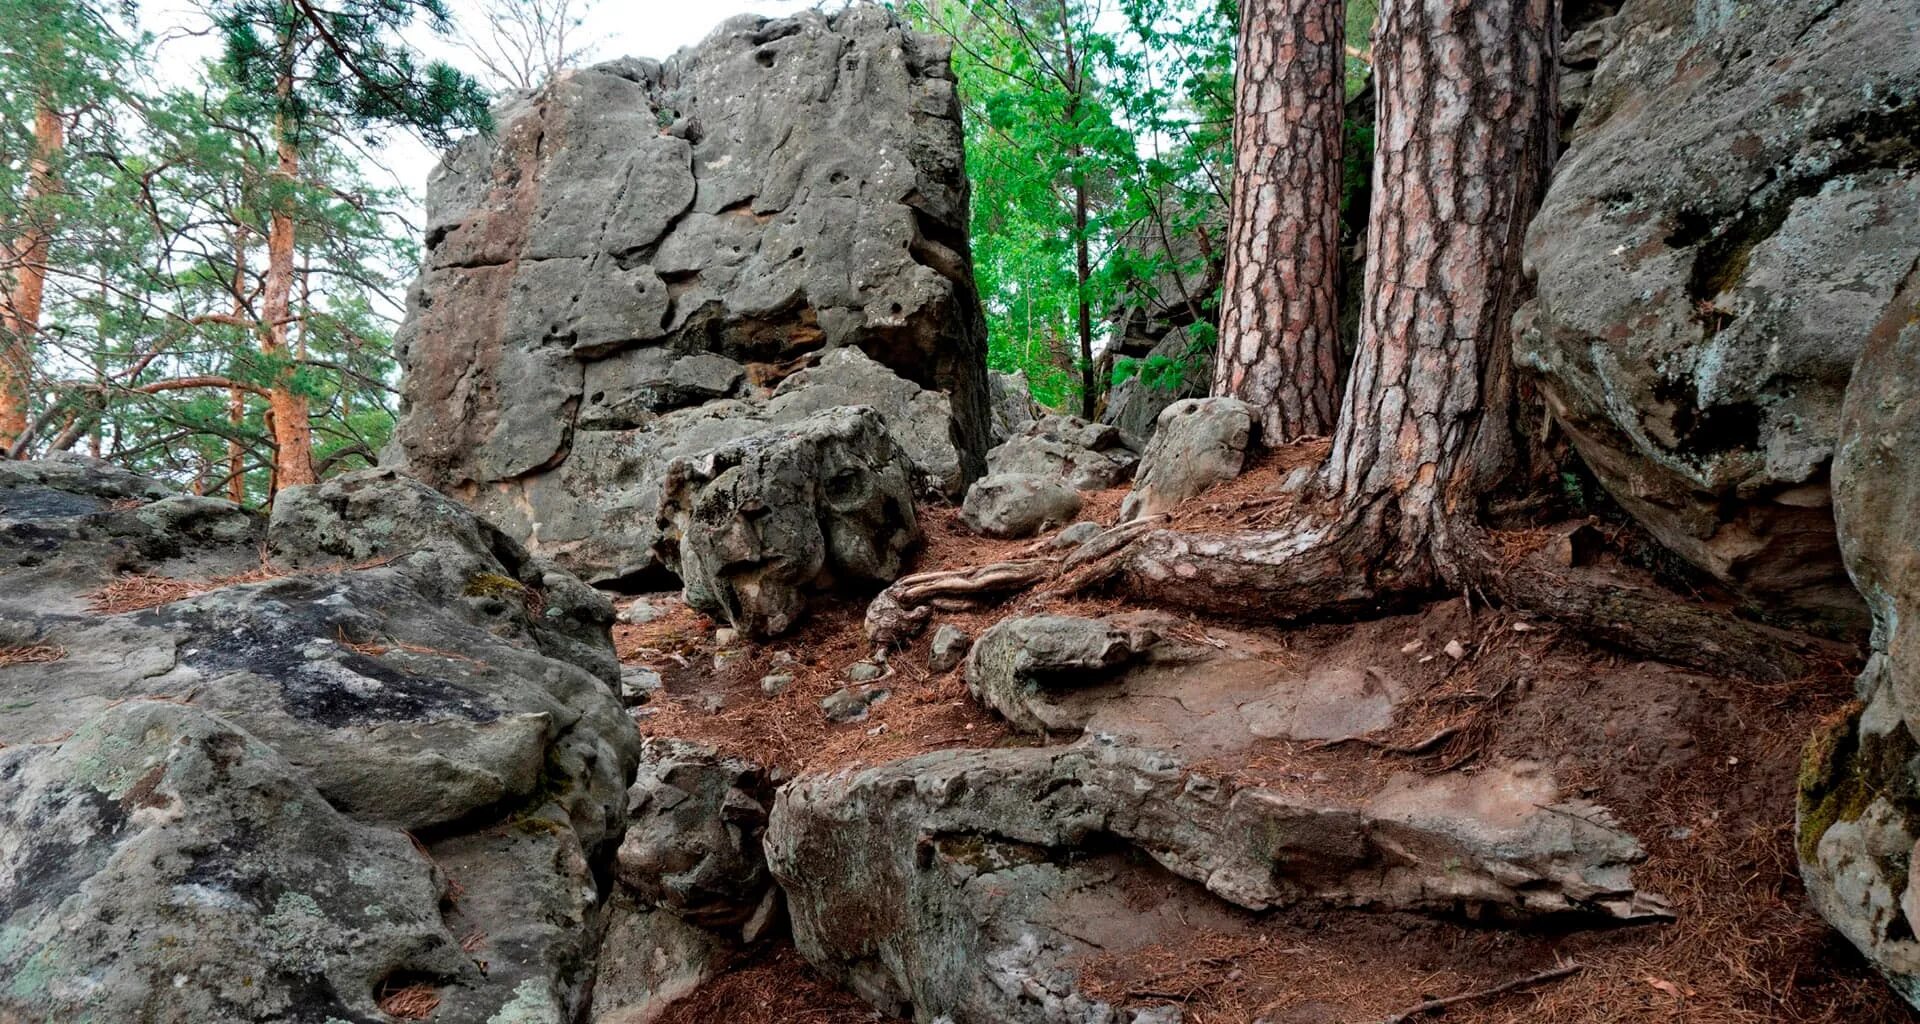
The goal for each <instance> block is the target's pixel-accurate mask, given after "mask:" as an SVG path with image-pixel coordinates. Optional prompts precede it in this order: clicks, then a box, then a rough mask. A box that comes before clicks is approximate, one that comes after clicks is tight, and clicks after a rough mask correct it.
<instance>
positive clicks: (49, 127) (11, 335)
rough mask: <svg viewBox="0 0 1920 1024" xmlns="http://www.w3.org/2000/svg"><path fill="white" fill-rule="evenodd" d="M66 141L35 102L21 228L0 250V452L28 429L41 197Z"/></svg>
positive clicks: (41, 289)
mask: <svg viewBox="0 0 1920 1024" xmlns="http://www.w3.org/2000/svg"><path fill="white" fill-rule="evenodd" d="M65 145H66V124H65V122H63V121H62V120H61V119H60V114H59V112H58V111H56V110H54V109H53V106H52V105H51V104H50V103H48V102H46V101H45V100H44V99H43V100H42V101H41V102H40V103H38V104H36V105H35V107H34V117H33V158H32V160H31V162H30V165H29V167H28V172H27V193H26V197H25V202H23V203H22V204H21V209H22V210H24V211H26V225H25V228H26V230H25V231H23V232H22V233H21V235H20V237H19V238H17V239H15V240H13V241H11V242H9V243H8V244H7V245H6V247H5V250H4V252H0V261H4V266H0V286H4V294H0V453H4V452H5V451H6V450H7V449H9V448H11V447H12V446H13V443H14V440H15V439H16V438H18V437H19V436H20V434H21V432H23V431H25V430H26V429H27V396H28V393H29V391H30V390H31V388H32V384H33V343H34V335H35V334H37V333H39V330H40V309H41V305H42V302H43V301H44V299H45V297H46V289H47V253H48V249H49V248H50V247H51V244H52V238H53V226H52V225H51V224H50V223H48V222H47V213H46V211H45V209H44V206H45V202H44V201H45V200H46V199H47V198H48V197H50V196H52V195H53V194H54V192H55V191H56V190H57V189H58V187H59V181H58V179H57V178H56V177H55V174H54V169H53V164H54V160H55V159H57V158H58V157H59V155H60V150H61V148H62V147H63V146H65Z"/></svg>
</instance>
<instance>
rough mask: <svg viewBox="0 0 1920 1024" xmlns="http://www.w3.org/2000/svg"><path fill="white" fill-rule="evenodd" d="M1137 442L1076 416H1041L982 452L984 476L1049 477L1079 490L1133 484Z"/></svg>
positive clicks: (1127, 436) (1113, 429)
mask: <svg viewBox="0 0 1920 1024" xmlns="http://www.w3.org/2000/svg"><path fill="white" fill-rule="evenodd" d="M1139 463H1140V442H1139V441H1138V440H1137V439H1136V438H1134V437H1132V436H1130V435H1128V434H1126V433H1124V432H1122V431H1121V430H1120V429H1119V428H1118V427H1112V426H1108V425H1107V424H1104V423H1088V422H1087V421H1086V420H1083V419H1081V418H1080V417H1078V416H1059V415H1054V416H1043V417H1041V418H1039V419H1037V420H1034V421H1033V422H1032V423H1029V424H1027V426H1026V428H1025V429H1024V430H1022V431H1021V432H1020V433H1018V434H1015V435H1014V436H1013V437H1011V438H1008V439H1007V440H1006V441H1004V442H1002V443H1001V444H999V445H998V446H996V447H995V448H994V449H993V450H992V451H990V452H988V453H987V472H988V473H992V474H1011V473H1019V474H1025V475H1028V476H1044V477H1053V478H1055V479H1058V480H1062V481H1064V482H1065V483H1066V484H1067V486H1069V487H1072V488H1074V489H1075V490H1080V491H1102V490H1106V489H1107V488H1110V487H1119V486H1120V485H1122V484H1124V483H1126V482H1127V481H1129V480H1132V479H1133V471H1134V467H1135V466H1137V465H1139Z"/></svg>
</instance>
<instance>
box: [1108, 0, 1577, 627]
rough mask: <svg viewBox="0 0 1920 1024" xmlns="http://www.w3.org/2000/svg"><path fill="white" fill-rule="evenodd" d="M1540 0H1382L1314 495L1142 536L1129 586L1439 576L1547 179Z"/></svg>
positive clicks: (1477, 490)
mask: <svg viewBox="0 0 1920 1024" xmlns="http://www.w3.org/2000/svg"><path fill="white" fill-rule="evenodd" d="M1558 26H1559V20H1558V8H1557V3H1556V0H1486V2H1476V3H1473V4H1462V3H1457V2H1454V0H1394V2H1392V3H1390V4H1389V5H1388V6H1387V8H1386V9H1385V10H1384V11H1383V12H1382V14H1381V19H1380V23H1379V26H1378V35H1377V37H1376V45H1375V53H1376V55H1377V63H1376V72H1375V73H1376V75H1377V79H1376V86H1377V88H1378V96H1379V99H1378V102H1379V108H1378V110H1379V114H1378V117H1379V129H1378V132H1377V150H1376V152H1375V156H1374V172H1373V173H1374V178H1373V195H1374V207H1373V210H1372V215H1371V218H1370V220H1369V227H1368V232H1367V236H1368V256H1367V279H1368V281H1369V288H1368V294H1367V299H1366V305H1365V307H1364V310H1363V313H1362V322H1361V335H1360V342H1359V348H1358V351H1357V352H1356V354H1355V358H1354V366H1353V370H1352V373H1351V374H1350V377H1349V381H1348V387H1347V393H1346V396H1345V399H1344V401H1343V403H1342V405H1341V412H1340V419H1339V423H1338V426H1337V428H1336V430H1335V433H1334V443H1333V449H1332V452H1331V454H1330V456H1329V459H1328V462H1327V465H1326V467H1325V469H1324V472H1323V475H1322V480H1321V486H1320V488H1319V490H1320V492H1321V494H1320V500H1319V501H1318V502H1317V503H1315V504H1314V505H1312V506H1303V507H1302V509H1301V512H1300V517H1299V518H1298V519H1297V520H1296V521H1295V522H1294V523H1292V524H1291V525H1289V526H1288V527H1286V528H1283V529H1280V530H1274V531H1265V532H1258V533H1241V534H1229V535H1220V536H1203V535H1186V534H1180V533H1176V532H1172V531H1164V530H1162V531H1156V532H1154V533H1152V534H1149V535H1147V536H1146V537H1144V538H1142V539H1141V541H1140V542H1139V543H1138V544H1136V545H1135V546H1134V549H1133V551H1132V553H1131V554H1130V556H1129V558H1128V559H1127V562H1126V564H1125V565H1124V566H1122V567H1120V569H1121V572H1122V573H1123V575H1124V576H1125V578H1127V579H1128V581H1129V583H1130V585H1132V586H1133V587H1134V588H1136V589H1138V590H1140V591H1141V592H1143V593H1147V594H1152V595H1155V596H1160V597H1164V598H1167V599H1171V600H1174V601H1178V602H1181V603H1186V604H1194V605H1198V606H1201V607H1207V608H1212V609H1215V610H1218V611H1221V612H1227V613H1240V614H1263V615H1266V616H1269V617H1276V618H1290V617H1297V616H1300V615H1305V614H1310V613H1313V612H1320V611H1337V610H1353V609H1356V608H1359V607H1362V606H1366V605H1369V604H1371V603H1374V602H1376V601H1377V600H1379V599H1380V598H1381V597H1383V596H1387V595H1391V594H1404V593H1408V592H1413V591H1426V590H1432V589H1435V588H1437V587H1440V586H1442V585H1446V586H1448V587H1455V586H1458V585H1459V584H1460V583H1461V577H1462V576H1463V574H1464V573H1465V571H1466V566H1464V565H1463V556H1462V554H1461V553H1460V545H1461V544H1463V543H1471V542H1472V541H1471V540H1469V538H1470V537H1473V538H1477V536H1478V531H1477V529H1476V528H1475V526H1474V522H1475V514H1476V512H1477V511H1478V507H1477V506H1478V499H1479V497H1480V495H1481V493H1482V492H1483V489H1484V488H1485V487H1486V486H1487V485H1488V484H1489V483H1491V482H1492V481H1494V480H1495V479H1497V478H1498V476H1499V475H1500V473H1501V471H1502V469H1503V467H1504V466H1505V464H1506V463H1507V461H1508V459H1509V454H1510V447H1509V444H1508V442H1507V437H1508V424H1507V422H1506V419H1507V415H1508V404H1509V403H1508V401H1507V399H1506V395H1505V391H1506V389H1507V388H1508V387H1509V386H1510V385H1509V378H1510V369H1509V366H1508V359H1507V354H1506V353H1507V343H1506V337H1507V330H1508V324H1507V321H1508V317H1509V314H1510V312H1511V310H1512V307H1513V304H1514V297H1515V295H1516V292H1517V291H1518V289H1519V287H1520V266H1519V254H1520V240H1521V235H1522V233H1523V232H1524V230H1525V228H1526V223H1527V219H1528V217H1529V216H1530V215H1531V214H1532V212H1533V209H1534V207H1535V204H1536V202H1537V200H1538V197H1539V192H1540V187H1541V184H1542V182H1543V181H1544V179H1545V172H1546V169H1547V165H1548V159H1549V156H1550V153H1551V150H1550V146H1551V145H1552V139H1553V117H1554V113H1553V112H1554V107H1555V103H1554V79H1553V68H1554V51H1555V46H1556V33H1557V31H1558Z"/></svg>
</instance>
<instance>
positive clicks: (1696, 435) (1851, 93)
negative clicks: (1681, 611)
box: [1516, 0, 1920, 633]
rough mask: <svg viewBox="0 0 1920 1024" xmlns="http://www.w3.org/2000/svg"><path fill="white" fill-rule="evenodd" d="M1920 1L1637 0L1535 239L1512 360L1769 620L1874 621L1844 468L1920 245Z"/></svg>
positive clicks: (1585, 451) (1631, 489) (1630, 486)
mask: <svg viewBox="0 0 1920 1024" xmlns="http://www.w3.org/2000/svg"><path fill="white" fill-rule="evenodd" d="M1916 35H1920V9H1917V8H1915V6H1914V5H1912V4H1907V3H1893V4H1889V3H1884V2H1880V0H1837V2H1832V3H1822V4H1805V3H1795V2H1791V0H1765V2H1759V3H1749V4H1737V5H1736V4H1729V3H1723V2H1720V0H1696V2H1691V3H1688V2H1676V0H1628V2H1627V3H1626V4H1625V5H1624V6H1623V7H1622V8H1621V10H1620V12H1619V13H1618V14H1617V15H1616V16H1614V17H1613V18H1612V19H1611V20H1610V21H1607V22H1603V23H1601V24H1600V25H1597V26H1594V27H1592V28H1589V29H1588V30H1587V36H1583V39H1588V42H1587V43H1583V45H1591V39H1590V38H1589V37H1593V36H1600V37H1604V38H1608V39H1611V40H1613V41H1614V42H1613V45H1612V48H1611V49H1610V50H1608V51H1607V52H1606V55H1605V56H1604V57H1602V58H1600V59H1599V61H1598V66H1597V67H1596V68H1595V69H1594V70H1593V71H1592V73H1591V75H1590V76H1587V75H1586V74H1585V72H1582V73H1581V74H1582V76H1583V77H1582V87H1583V89H1584V95H1583V96H1582V97H1581V103H1582V107H1581V113H1580V115H1579V120H1578V123H1577V125H1576V127H1575V129H1574V131H1573V135H1572V143H1571V146H1570V148H1569V149H1568V150H1567V152H1566V154H1565V155H1564V156H1563V157H1562V158H1561V160H1560V163H1559V166H1558V168H1557V169H1556V171H1555V174H1554V178H1553V182H1552V185H1551V188H1550V189H1549V191H1548V194H1547V197H1546V199H1545V202H1544V203H1543V204H1542V206H1541V209H1540V212H1539V214H1538V216H1537V217H1536V218H1535V219H1534V222H1533V225H1532V228H1531V230H1530V231H1529V235H1528V240H1527V259H1528V264H1529V266H1530V268H1531V270H1532V271H1533V273H1534V274H1536V275H1537V278H1538V298H1537V300H1535V301H1534V302H1533V303H1532V304H1530V306H1529V307H1528V308H1526V309H1525V310H1523V311H1522V313H1521V316H1520V317H1519V318H1518V323H1519V325H1520V330H1519V332H1518V340H1517V353H1516V354H1517V359H1518V361H1519V363H1520V364H1521V366H1522V367H1523V368H1526V369H1530V370H1531V371H1533V372H1535V373H1537V374H1538V375H1539V378H1540V382H1541V384H1542V386H1543V390H1544V391H1545V394H1546V396H1547V398H1548V401H1549V403H1550V405H1551V407H1552V409H1553V411H1554V413H1555V416H1556V418H1557V419H1558V421H1559V422H1560V423H1561V425H1562V426H1563V427H1565V428H1566V430H1567V431H1568V433H1569V435H1570V436H1571V437H1572V439H1573V441H1574V443H1575V445H1576V446H1577V447H1578V449H1579V451H1580V453H1581V455H1582V456H1583V457H1584V458H1585V460H1586V462H1587V464H1588V465H1589V466H1590V467H1592V469H1593V471H1594V473H1595V474H1596V475H1597V476H1598V477H1599V478H1600V480H1601V481H1602V482H1603V483H1604V484H1605V486H1606V487H1607V489H1608V490H1609V491H1610V492H1611V493H1612V494H1613V495H1614V497H1615V498H1617V499H1618V500H1619V501H1620V502H1621V503H1622V504H1623V505H1624V506H1626V508H1627V509H1628V510H1629V511H1630V512H1631V513H1632V514H1633V515H1634V516H1635V517H1636V518H1638V519H1639V520H1640V521H1641V522H1642V523H1644V524H1646V526H1647V527H1648V529H1650V530H1651V531H1652V532H1653V534H1654V536H1655V537H1656V538H1657V539H1659V540H1660V542H1661V543H1663V544H1665V545H1666V546H1668V547H1669V548H1671V549H1672V550H1673V551H1675V552H1676V553H1678V554H1679V555H1681V556H1682V557H1684V558H1685V559H1687V560H1688V561H1690V562H1692V563H1694V564H1695V565H1697V566H1699V567H1701V568H1703V569H1705V570H1706V571H1708V572H1709V573H1711V574H1713V575H1714V576H1716V577H1718V578H1719V579H1720V580H1722V581H1724V582H1725V583H1727V584H1728V585H1729V586H1731V587H1732V588H1733V589H1735V590H1736V591H1738V592H1740V593H1741V594H1743V595H1745V596H1746V597H1747V598H1748V599H1749V600H1750V601H1751V603H1752V604H1753V605H1754V606H1755V607H1756V608H1757V609H1758V610H1760V611H1762V612H1763V613H1766V614H1768V615H1770V616H1772V617H1774V618H1777V619H1780V620H1784V621H1788V622H1792V623H1798V624H1802V625H1808V626H1813V627H1816V628H1821V629H1824V630H1826V631H1829V632H1837V633H1846V632H1851V631H1855V630H1856V629H1857V627H1858V626H1859V625H1860V624H1862V623H1863V622H1864V619H1865V616H1864V614H1863V612H1862V611H1861V609H1860V606H1859V602H1858V598H1857V596H1856V595H1855V594H1854V593H1853V592H1852V591H1851V588H1849V587H1848V586H1847V581H1846V579H1845V577H1844V576H1843V575H1842V572H1841V564H1840V559H1839V553H1838V550H1837V549H1836V548H1835V546H1834V541H1833V523H1832V514H1831V510H1830V505H1829V493H1828V484H1827V476H1828V466H1829V459H1830V455H1831V453H1832V451H1833V446H1834V443H1835V441H1836V440H1837V439H1838V438H1839V436H1840V434H1839V425H1840V424H1839V417H1840V400H1841V395H1842V393H1843V390H1844V389H1845V387H1846V384H1847V380H1848V376H1849V373H1850V371H1851V369H1852V366H1853V363H1854V360H1855V358H1856V357H1857V356H1858V355H1859V353H1860V350H1861V346H1862V345H1863V344H1864V343H1865V341H1866V337H1867V334H1868V331H1869V329H1870V328H1871V327H1872V325H1873V324H1874V323H1875V322H1876V321H1877V320H1878V319H1879V318H1880V316H1881V315H1882V313H1883V312H1884V311H1885V310H1886V309H1887V307H1888V304H1889V301H1890V299H1891V298H1892V295H1893V293H1894V289H1895V287H1896V285H1897V284H1898V282H1899V280H1900V278H1901V276H1902V275H1903V274H1905V273H1906V271H1907V269H1908V268H1909V267H1910V266H1912V264H1913V262H1914V260H1915V258H1916V257H1920V147H1917V146H1916V142H1915V140H1916V139H1917V138H1920V48H1916V47H1915V46H1914V45H1913V40H1914V38H1915V37H1916Z"/></svg>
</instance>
